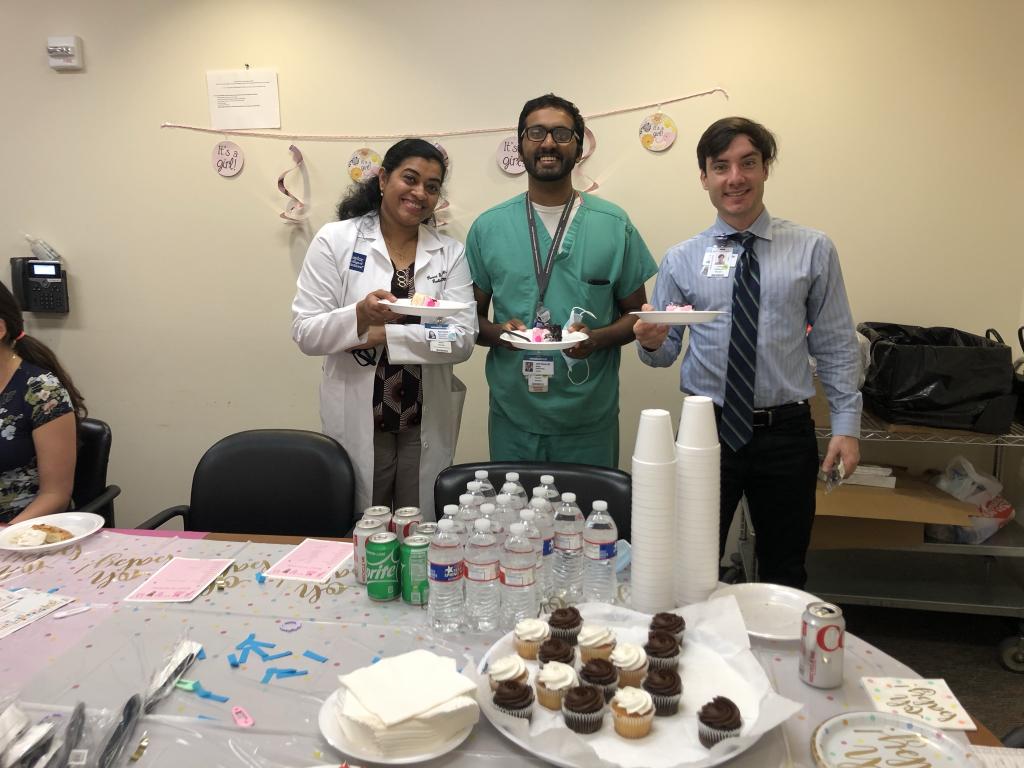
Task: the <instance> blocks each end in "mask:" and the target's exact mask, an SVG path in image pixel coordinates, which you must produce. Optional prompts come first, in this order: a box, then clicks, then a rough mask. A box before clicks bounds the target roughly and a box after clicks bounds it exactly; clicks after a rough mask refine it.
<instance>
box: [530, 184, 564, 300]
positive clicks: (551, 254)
mask: <svg viewBox="0 0 1024 768" xmlns="http://www.w3.org/2000/svg"><path fill="white" fill-rule="evenodd" d="M575 202H576V190H573V193H572V195H570V196H569V200H568V202H566V204H565V207H564V208H563V209H562V215H561V216H560V217H559V219H558V226H557V227H556V228H555V234H554V235H553V236H552V237H551V247H550V248H549V249H548V259H547V262H546V263H545V264H544V266H541V263H540V245H539V244H538V243H537V222H536V221H535V220H534V216H533V203H531V202H530V193H529V192H527V193H526V223H527V224H528V225H529V228H530V247H531V248H532V249H533V272H534V274H535V275H536V276H537V290H538V292H539V294H540V295H539V296H538V298H537V310H538V312H539V311H540V310H541V308H542V307H543V304H544V294H545V293H547V291H548V283H549V282H551V272H552V271H553V270H554V268H555V254H556V253H558V246H559V245H561V244H562V236H563V235H565V226H566V224H567V223H568V222H569V214H570V213H572V206H573V204H574V203H575Z"/></svg>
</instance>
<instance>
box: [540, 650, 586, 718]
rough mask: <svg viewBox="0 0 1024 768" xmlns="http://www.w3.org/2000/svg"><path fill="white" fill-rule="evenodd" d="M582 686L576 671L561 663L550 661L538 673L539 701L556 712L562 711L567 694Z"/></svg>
mask: <svg viewBox="0 0 1024 768" xmlns="http://www.w3.org/2000/svg"><path fill="white" fill-rule="evenodd" d="M579 684H580V681H579V678H578V677H577V676H576V670H575V669H573V668H572V667H570V666H569V665H568V664H563V663H562V662H560V661H549V662H548V663H547V664H545V665H544V668H543V669H541V671H540V672H538V673H537V701H539V702H540V703H541V706H544V707H547V708H548V709H552V710H554V711H556V712H558V711H560V710H561V709H562V699H564V698H565V694H566V692H567V691H568V690H569V689H570V688H573V687H575V686H577V685H579Z"/></svg>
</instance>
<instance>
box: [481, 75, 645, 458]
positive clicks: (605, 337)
mask: <svg viewBox="0 0 1024 768" xmlns="http://www.w3.org/2000/svg"><path fill="white" fill-rule="evenodd" d="M583 129H584V125H583V117H582V116H581V115H580V112H579V110H578V109H577V108H576V106H575V105H574V104H573V103H572V102H569V101H566V100H565V99H562V98H560V97H558V96H555V95H553V94H548V95H546V96H540V97H539V98H536V99H533V100H531V101H528V102H527V103H526V105H525V106H524V107H523V110H522V113H521V114H520V115H519V153H520V154H521V155H522V158H523V163H524V165H525V166H526V172H527V174H528V176H529V184H528V187H527V192H526V194H520V195H517V196H516V197H514V198H512V199H511V200H508V201H506V202H504V203H501V204H500V205H496V206H495V207H493V208H491V209H490V210H488V211H485V212H484V213H483V214H481V215H480V217H479V218H478V219H477V220H476V221H475V222H474V223H473V226H472V228H471V229H470V231H469V236H468V237H467V242H466V253H467V256H468V258H469V265H470V269H471V270H472V272H473V283H474V290H475V294H476V301H477V313H478V314H479V321H480V335H479V337H478V338H477V344H480V345H482V346H485V347H490V352H488V354H487V368H486V370H487V383H488V385H489V387H490V415H489V418H488V434H489V438H490V452H491V460H492V461H567V462H578V463H582V464H596V465H600V466H608V467H616V466H618V463H619V420H618V415H619V348H620V347H621V346H622V345H624V344H628V343H630V342H632V341H633V338H634V337H633V323H634V322H635V320H636V318H635V317H633V316H632V315H630V314H629V313H630V312H632V311H635V310H639V309H640V308H641V306H643V304H644V302H646V300H647V292H646V290H645V288H644V282H645V281H646V280H647V279H648V278H649V277H651V276H652V275H654V274H655V273H656V272H657V265H656V264H655V263H654V259H653V258H652V257H651V254H650V251H648V250H647V246H646V245H645V244H644V241H643V238H641V237H640V234H639V233H638V232H637V231H636V229H635V227H634V226H633V224H632V223H631V222H630V220H629V217H628V216H627V215H626V213H625V212H624V211H623V210H622V209H621V208H619V207H618V206H616V205H614V204H612V203H609V202H607V201H605V200H602V199H600V198H597V197H592V196H590V195H586V194H583V193H580V192H577V191H575V190H574V189H573V186H572V171H573V168H574V167H575V165H576V163H577V162H579V159H580V157H581V156H582V154H583ZM528 205H529V207H528ZM492 301H493V304H494V308H493V320H492V319H489V318H488V314H489V310H490V309H491V303H492ZM574 309H576V310H580V312H577V314H576V316H575V318H576V319H579V320H581V322H580V323H579V324H577V325H573V326H572V327H571V328H566V329H565V330H566V331H569V330H579V331H582V332H583V333H586V334H587V335H588V337H589V338H587V339H586V340H585V341H582V342H580V343H579V344H577V345H576V346H574V347H572V348H571V349H568V350H565V353H564V356H563V353H562V352H558V351H555V352H526V351H521V350H518V349H515V348H513V347H512V346H511V344H509V343H508V342H507V341H504V340H502V339H501V338H500V336H501V335H502V334H503V333H504V332H506V331H510V330H513V331H514V330H518V331H522V332H526V331H527V329H528V328H533V327H534V325H535V323H536V321H537V319H538V316H539V317H540V319H542V320H543V319H548V320H549V321H550V322H551V323H556V324H559V325H564V324H567V323H569V321H570V318H571V317H573V314H572V313H573V310H574ZM584 311H585V312H584ZM570 366H571V367H570Z"/></svg>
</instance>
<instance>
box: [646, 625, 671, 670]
mask: <svg viewBox="0 0 1024 768" xmlns="http://www.w3.org/2000/svg"><path fill="white" fill-rule="evenodd" d="M644 650H645V651H647V658H648V659H650V660H651V668H652V669H675V668H676V667H678V666H679V643H678V642H676V638H675V636H674V635H670V634H669V633H668V632H663V631H662V630H660V629H655V630H652V631H651V632H650V634H648V635H647V643H646V645H644Z"/></svg>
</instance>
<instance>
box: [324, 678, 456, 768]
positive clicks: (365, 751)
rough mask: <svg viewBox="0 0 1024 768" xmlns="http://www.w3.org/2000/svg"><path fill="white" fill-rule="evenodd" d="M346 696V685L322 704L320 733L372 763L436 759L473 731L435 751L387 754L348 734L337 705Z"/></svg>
mask: <svg viewBox="0 0 1024 768" xmlns="http://www.w3.org/2000/svg"><path fill="white" fill-rule="evenodd" d="M344 695H345V690H344V689H343V688H339V689H338V690H336V691H335V692H334V693H332V694H331V695H330V696H328V697H327V701H325V702H324V703H323V705H322V706H321V707H320V714H319V716H318V724H319V726H320V733H322V734H323V736H324V738H325V739H327V743H328V744H330V745H331V746H332V747H334V748H335V749H336V750H338V751H339V752H341V753H342V754H343V755H346V756H347V757H353V758H355V759H356V760H365V761H366V762H368V763H380V764H381V765H408V764H410V763H422V762H424V761H425V760H432V759H433V758H435V757H440V756H441V755H446V754H448V753H449V752H451V751H452V750H453V749H455V748H456V747H458V746H459V745H460V744H461V743H462V742H464V741H465V740H466V738H467V737H468V736H469V734H470V733H471V732H472V731H473V726H469V727H468V728H465V729H463V730H461V731H459V732H458V733H456V734H455V735H454V736H452V738H450V739H449V740H448V741H446V742H445V743H444V744H442V745H441V746H440V747H438V748H437V749H435V750H433V751H431V752H424V753H422V754H417V755H405V756H403V757H385V756H384V755H382V754H381V753H380V752H378V751H377V750H376V749H374V748H373V747H370V746H367V745H366V744H356V743H355V742H352V741H349V739H348V736H346V735H345V731H343V730H342V728H341V724H340V723H339V722H338V717H337V714H336V711H337V710H336V707H337V706H338V705H339V704H340V703H341V702H342V701H344V699H343V697H344Z"/></svg>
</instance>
